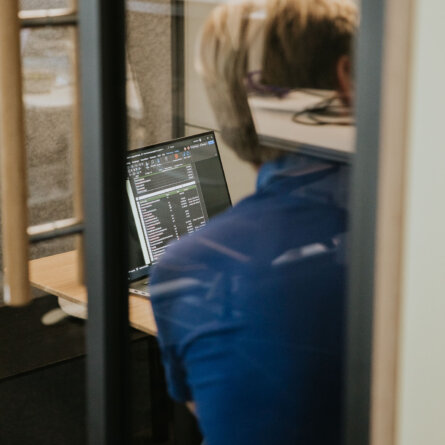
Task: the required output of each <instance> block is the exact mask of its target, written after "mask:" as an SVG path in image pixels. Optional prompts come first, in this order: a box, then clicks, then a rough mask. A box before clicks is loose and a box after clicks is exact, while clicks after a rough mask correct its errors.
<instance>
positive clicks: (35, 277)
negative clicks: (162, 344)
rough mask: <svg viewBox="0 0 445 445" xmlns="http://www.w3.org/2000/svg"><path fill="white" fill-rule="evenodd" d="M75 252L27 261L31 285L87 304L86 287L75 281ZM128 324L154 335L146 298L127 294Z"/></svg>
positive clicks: (153, 320) (152, 321)
mask: <svg viewBox="0 0 445 445" xmlns="http://www.w3.org/2000/svg"><path fill="white" fill-rule="evenodd" d="M76 255H77V252H75V251H72V252H66V253H61V254H58V255H53V256H49V257H45V258H39V259H37V260H32V261H30V263H29V268H30V281H31V284H32V286H34V287H36V288H38V289H41V290H43V291H45V292H48V293H49V294H52V295H56V296H57V297H60V298H64V299H66V300H69V301H72V302H74V303H78V304H81V305H84V306H86V305H87V290H86V287H85V286H84V285H82V284H79V283H78V282H77V280H76V264H77V260H76ZM128 304H129V318H130V325H131V326H132V327H134V328H136V329H139V330H140V331H143V332H146V333H147V334H151V335H156V333H157V328H156V323H155V319H154V316H153V310H152V307H151V303H150V301H149V300H147V299H145V298H141V297H137V296H135V295H131V294H130V295H129V298H128Z"/></svg>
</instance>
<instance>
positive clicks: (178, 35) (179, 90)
mask: <svg viewBox="0 0 445 445" xmlns="http://www.w3.org/2000/svg"><path fill="white" fill-rule="evenodd" d="M171 5H172V6H171V8H172V9H171V11H172V16H171V64H172V69H171V73H172V113H173V121H172V138H179V137H182V136H184V133H185V98H184V88H185V87H184V75H185V74H184V63H185V60H184V51H185V48H184V38H185V35H184V0H171Z"/></svg>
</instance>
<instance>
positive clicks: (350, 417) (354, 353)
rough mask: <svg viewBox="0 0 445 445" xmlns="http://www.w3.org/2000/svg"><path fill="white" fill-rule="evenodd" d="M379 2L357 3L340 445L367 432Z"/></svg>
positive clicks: (356, 441)
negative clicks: (353, 149)
mask: <svg viewBox="0 0 445 445" xmlns="http://www.w3.org/2000/svg"><path fill="white" fill-rule="evenodd" d="M385 4H386V2H385V0H363V1H362V2H361V17H362V18H361V24H360V32H359V38H358V42H357V51H356V54H357V60H356V78H357V153H356V155H355V158H354V163H353V176H352V183H351V192H352V201H351V215H352V220H351V225H352V227H351V248H350V257H349V274H350V276H349V300H348V330H347V363H346V376H345V388H346V405H345V441H344V443H345V444H346V445H367V444H368V443H369V433H370V396H371V365H372V325H373V308H374V304H373V297H374V260H375V248H376V246H375V234H376V216H377V185H378V168H379V165H378V164H379V147H380V114H381V113H380V110H381V93H382V65H383V39H384V11H385Z"/></svg>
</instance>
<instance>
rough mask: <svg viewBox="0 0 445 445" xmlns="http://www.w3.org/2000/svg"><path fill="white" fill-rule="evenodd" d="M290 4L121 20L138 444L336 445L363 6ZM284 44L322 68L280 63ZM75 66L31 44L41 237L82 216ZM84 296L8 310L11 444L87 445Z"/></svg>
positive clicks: (26, 90) (29, 98)
mask: <svg viewBox="0 0 445 445" xmlns="http://www.w3.org/2000/svg"><path fill="white" fill-rule="evenodd" d="M277 3H278V2H277ZM284 3H286V4H287V3H288V4H289V5H288V8H289V10H287V9H280V8H278V6H277V7H276V8H269V9H268V8H266V7H265V6H264V5H263V6H259V3H257V2H255V3H248V2H247V1H246V2H237V4H230V6H224V5H226V3H225V2H216V1H190V0H184V1H180V0H172V1H165V0H159V1H148V0H140V1H133V0H127V1H126V23H127V30H126V32H127V36H126V37H127V40H126V60H125V64H126V73H127V76H126V95H127V123H128V149H129V153H128V155H127V166H126V168H127V170H126V172H127V195H128V199H129V204H130V215H129V218H130V226H131V227H130V232H131V233H130V237H129V239H130V246H129V249H130V254H131V255H130V256H131V260H135V261H136V263H137V264H136V263H135V264H129V266H128V269H129V272H130V273H129V288H130V297H129V308H130V309H129V311H130V314H129V317H130V324H131V325H132V326H133V328H134V329H133V330H132V331H131V335H130V337H131V357H130V363H128V364H126V365H129V366H130V368H131V377H132V390H131V395H132V410H131V436H132V439H133V443H135V444H139V443H140V444H151V443H164V444H173V443H174V444H187V445H195V444H196V445H198V444H200V443H201V442H202V440H203V439H204V440H207V441H208V444H209V445H212V444H218V443H224V444H227V443H230V444H238V443H253V442H252V438H256V439H255V443H277V437H279V438H281V439H280V440H279V442H285V441H286V440H289V441H291V442H292V443H294V442H297V441H298V440H299V441H302V442H305V443H311V441H314V440H315V439H314V437H316V439H317V440H318V441H319V443H322V442H323V441H324V442H329V443H335V444H339V443H340V432H341V427H342V422H343V418H342V414H341V409H342V405H341V401H342V397H343V394H342V378H343V374H342V369H343V360H344V350H343V344H344V327H345V293H346V290H345V289H346V278H345V277H346V273H347V266H348V264H347V260H346V255H345V250H346V238H347V235H348V197H349V170H350V164H351V160H352V157H353V152H354V143H355V142H354V139H355V118H354V111H353V108H354V107H353V96H354V92H353V85H354V82H353V72H352V71H353V70H352V69H351V66H352V60H353V59H352V43H351V42H352V40H353V38H354V33H355V30H356V27H357V17H356V11H355V7H354V6H353V4H354V3H353V2H351V3H349V2H347V1H345V2H338V3H339V4H340V3H341V4H342V5H346V6H342V7H340V6H339V8H338V10H336V12H332V10H331V9H329V8H328V7H326V8H325V9H323V8H322V10H321V12H320V11H318V10H317V11H312V10H311V9H310V8H309V6H308V9H307V10H298V8H299V6H298V2H290V1H289V2H286V1H284V2H283V4H284ZM320 3H323V4H324V3H326V4H327V3H328V0H326V1H321V2H320ZM271 4H272V2H271ZM243 5H248V6H243ZM69 6H70V2H68V1H46V2H44V1H38V0H35V1H32V0H28V1H25V0H23V1H22V2H21V7H22V8H23V10H33V9H50V8H63V7H69ZM224 7H226V8H227V9H221V8H224ZM244 7H245V9H243V8H244ZM342 8H345V9H344V10H343V9H342ZM289 11H290V12H289ZM289 14H291V17H293V21H292V20H290V19H289ZM292 14H294V16H292ZM305 14H306V15H305ZM323 14H325V15H326V17H325V18H324V19H323V20H320V19H319V17H320V16H323ZM330 14H334V15H333V16H331V15H330ZM336 14H337V15H336ZM289 20H290V21H289ZM317 20H319V21H317ZM308 23H309V24H310V26H309V25H307V24H308ZM326 23H327V25H326ZM280 24H281V25H283V26H281V25H280ZM296 24H298V26H300V28H298V26H296ZM294 25H295V27H294ZM323 26H327V28H328V30H327V31H326V30H325V29H324V28H323ZM312 27H313V28H314V29H318V28H319V32H315V33H314V32H313V28H312ZM317 27H318V28H317ZM279 30H281V31H280V32H283V34H279V32H278V31H279ZM274 32H275V33H276V34H278V35H274ZM311 32H312V34H311ZM336 33H337V34H338V35H337V34H336ZM302 35H303V37H302ZM328 37H329V38H328ZM337 37H338V42H339V43H338V45H339V46H336V45H335V44H334V45H333V47H332V48H333V49H332V51H333V53H334V56H332V54H330V53H329V51H328V53H329V54H326V51H325V52H323V51H321V50H320V51H318V49H320V48H324V47H325V46H328V47H329V45H330V44H331V38H332V39H335V38H337ZM274 39H275V40H274ZM311 39H313V40H314V41H316V42H315V43H314V45H313V47H312V46H311V45H312V44H311ZM303 40H304V44H303V45H302V44H301V41H303ZM345 42H346V43H345ZM288 44H289V45H290V47H291V51H290V53H291V54H292V55H293V54H295V58H297V56H299V53H298V51H300V50H301V52H302V54H303V53H304V51H307V52H308V54H309V56H308V54H306V53H304V54H303V55H300V57H301V63H300V62H298V63H296V62H295V60H294V59H293V56H290V57H288V58H287V59H286V58H283V59H280V57H277V59H274V58H273V57H272V56H273V55H274V54H275V55H276V54H285V53H286V51H287V50H288V49H289V48H288V47H287V45H288ZM299 45H300V46H299ZM317 45H319V46H317ZM342 45H343V46H342ZM75 46H76V45H75V41H74V33H73V31H72V29H68V28H66V27H57V28H49V27H42V28H37V29H23V30H22V33H21V51H22V63H23V94H24V97H23V101H24V106H25V112H26V146H27V153H28V184H29V196H28V209H29V218H30V225H32V226H34V225H38V224H42V223H48V222H51V221H55V220H64V219H67V218H71V217H73V216H75V202H74V197H73V195H74V189H75V184H74V167H75V165H74V164H75V162H74V156H73V150H74V138H75V135H74V130H73V128H74V124H73V122H74V121H75V119H74V118H75V116H74V112H75V111H74V109H73V107H74V104H75V94H76V91H75V82H76V76H75V75H74V71H75V63H74V62H73V60H74V59H73V57H74V51H75ZM302 47H303V49H302ZM307 48H309V49H307ZM311 48H312V50H311ZM338 48H340V50H338ZM104 50H105V51H113V48H105V49H104ZM311 51H312V52H311ZM335 51H337V53H335ZM268 57H271V59H270V60H269V59H268ZM305 57H306V58H305ZM323 57H325V58H326V60H325V59H323ZM317 58H318V59H317ZM312 59H317V60H319V63H312ZM305 64H306V65H305ZM295 65H298V66H302V68H301V69H302V70H303V71H304V69H306V68H307V70H308V73H309V74H307V73H306V74H307V76H306V77H307V78H308V79H309V81H305V82H300V81H299V79H300V77H301V76H303V75H301V73H300V72H296V71H295ZM311 70H312V71H311ZM297 71H298V70H297ZM327 73H328V74H327ZM339 73H340V74H339ZM318 75H320V76H321V77H323V76H325V77H326V78H328V80H327V81H326V83H323V82H321V83H320V82H316V81H315V78H316V76H318ZM298 76H300V77H298ZM336 76H338V77H336ZM342 76H343V77H342ZM303 77H304V76H303ZM289 79H290V81H289ZM312 80H314V82H313V83H312V82H311V81H312ZM345 82H346V83H345ZM347 82H349V83H347ZM178 138H180V139H178ZM85 153H87V156H86V158H85V159H84V165H87V164H88V163H89V159H88V152H87V151H85ZM107 155H109V156H113V153H111V152H110V153H107ZM90 192H91V191H90ZM85 193H86V194H88V193H89V190H85ZM99 205H101V203H98V206H99ZM75 248H76V242H75V238H74V237H63V238H59V239H56V240H53V241H45V242H42V243H38V244H35V245H32V246H31V248H30V259H31V260H38V261H39V262H38V263H34V264H39V265H43V264H46V265H48V264H49V265H50V266H45V267H46V269H45V267H43V266H42V269H40V270H43V271H44V270H50V271H52V272H51V273H49V276H50V278H51V280H52V279H53V278H54V277H56V278H57V277H58V274H59V273H63V270H64V268H63V267H62V268H60V266H61V264H65V263H63V261H66V266H67V269H69V270H74V268H75V254H74V253H73V251H74V249H75ZM55 255H60V256H58V257H55ZM133 255H134V256H133ZM90 260H91V259H90ZM48 268H49V269H48ZM0 276H1V275H0ZM71 278H72V277H71ZM135 278H137V281H142V292H139V293H138V292H135V291H134V289H136V288H135V287H134V286H135V284H134V282H135V281H136V280H135ZM33 279H34V278H33ZM76 279H77V278H74V281H73V283H74V284H76V285H78V286H79V288H75V291H74V292H72V293H71V294H70V293H69V292H68V297H67V294H64V295H61V294H62V293H63V292H57V291H55V290H54V289H55V287H52V288H49V286H47V287H46V288H45V287H44V286H41V285H40V286H39V288H40V290H36V289H34V290H33V295H34V297H35V300H34V301H33V303H32V304H31V305H30V306H28V307H26V308H24V309H11V308H6V307H0V319H1V317H4V322H2V323H0V325H1V326H2V329H5V333H4V338H6V339H9V338H10V340H8V342H3V343H2V345H1V346H0V363H3V365H2V366H4V369H3V371H1V369H0V371H1V372H2V374H1V375H0V391H3V394H2V396H1V397H0V399H2V400H6V401H8V404H9V403H10V404H11V406H13V407H14V409H12V410H11V415H10V416H5V417H3V418H2V419H1V420H0V441H1V442H2V443H3V442H4V443H8V440H9V442H10V443H28V442H29V443H31V442H32V440H31V439H30V438H32V437H35V436H36V434H38V433H37V430H36V428H37V425H39V422H43V420H42V419H43V418H45V420H44V422H43V423H40V425H41V431H40V433H39V434H40V437H41V438H42V440H41V442H42V443H53V442H61V443H66V444H71V443H72V444H78V443H79V444H80V443H85V441H86V437H87V427H86V421H85V418H86V409H85V407H86V403H87V402H86V400H87V398H86V394H85V393H86V391H85V387H86V383H85V357H86V349H85V323H86V322H85V318H86V316H87V314H86V290H85V288H83V287H82V284H81V283H79V282H78V281H77V282H75V280H76ZM34 281H35V280H34ZM55 281H56V282H57V280H55ZM148 283H149V284H148ZM139 284H141V283H139ZM57 285H60V283H58V284H57V283H56V285H55V286H57ZM42 288H43V289H46V290H42ZM80 288H82V291H83V294H82V297H80V298H79V295H80V294H81V292H78V290H79V289H80ZM48 289H49V290H48ZM71 290H72V289H71ZM64 292H65V291H64ZM58 297H62V298H58ZM90 298H94V296H93V297H91V296H90ZM79 301H80V303H79ZM60 307H61V309H60ZM104 310H105V308H104ZM155 321H156V322H155ZM109 328H110V331H111V329H112V326H110V327H109ZM13 331H18V332H21V334H20V335H21V336H15V335H14V336H13V335H12V332H13ZM39 351H43V352H42V353H41V352H39ZM14 385H16V386H14ZM118 389H119V388H117V389H116V390H118ZM17 400H19V401H20V403H18V402H17ZM186 405H187V406H188V408H186V407H185V406H186ZM2 406H3V402H2ZM23 407H25V409H24V410H23V409H22V408H23ZM19 409H22V412H24V413H25V414H23V413H22V415H21V417H20V416H19V413H18V412H17V410H19ZM17 419H19V420H17ZM296 419H297V420H296ZM317 419H318V420H317ZM42 425H43V426H42ZM283 431H285V432H286V437H282V436H280V435H282V434H283V433H282V432H283ZM42 435H43V436H42ZM2 436H3V437H2ZM261 441H263V442H261Z"/></svg>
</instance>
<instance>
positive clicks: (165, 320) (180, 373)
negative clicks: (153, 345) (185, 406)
mask: <svg viewBox="0 0 445 445" xmlns="http://www.w3.org/2000/svg"><path fill="white" fill-rule="evenodd" d="M173 258H178V255H174V257H173ZM179 258H181V260H182V259H184V257H183V256H182V257H181V256H179ZM181 260H176V259H172V256H171V255H168V254H166V255H165V256H163V258H162V259H161V261H160V262H159V263H158V264H157V265H156V266H155V267H154V270H153V272H152V274H151V279H150V296H151V301H152V306H153V312H154V315H155V319H156V324H157V327H158V342H159V346H160V349H161V355H162V361H163V364H164V368H165V376H166V381H167V387H168V391H169V394H170V395H171V397H172V398H173V399H175V400H177V401H179V402H187V401H191V400H193V395H192V393H191V390H190V385H189V382H188V375H187V372H186V366H185V356H184V355H185V353H184V351H185V349H186V345H187V338H188V337H190V335H189V334H190V332H191V331H192V330H193V327H194V325H193V322H192V320H191V317H192V316H193V301H195V299H196V298H199V295H200V293H202V290H201V288H202V285H201V281H200V280H199V278H198V277H196V276H195V275H194V274H193V273H192V272H190V271H189V270H188V269H187V270H184V269H183V268H182V264H183V263H182V261H181ZM189 264H190V263H189Z"/></svg>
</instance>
